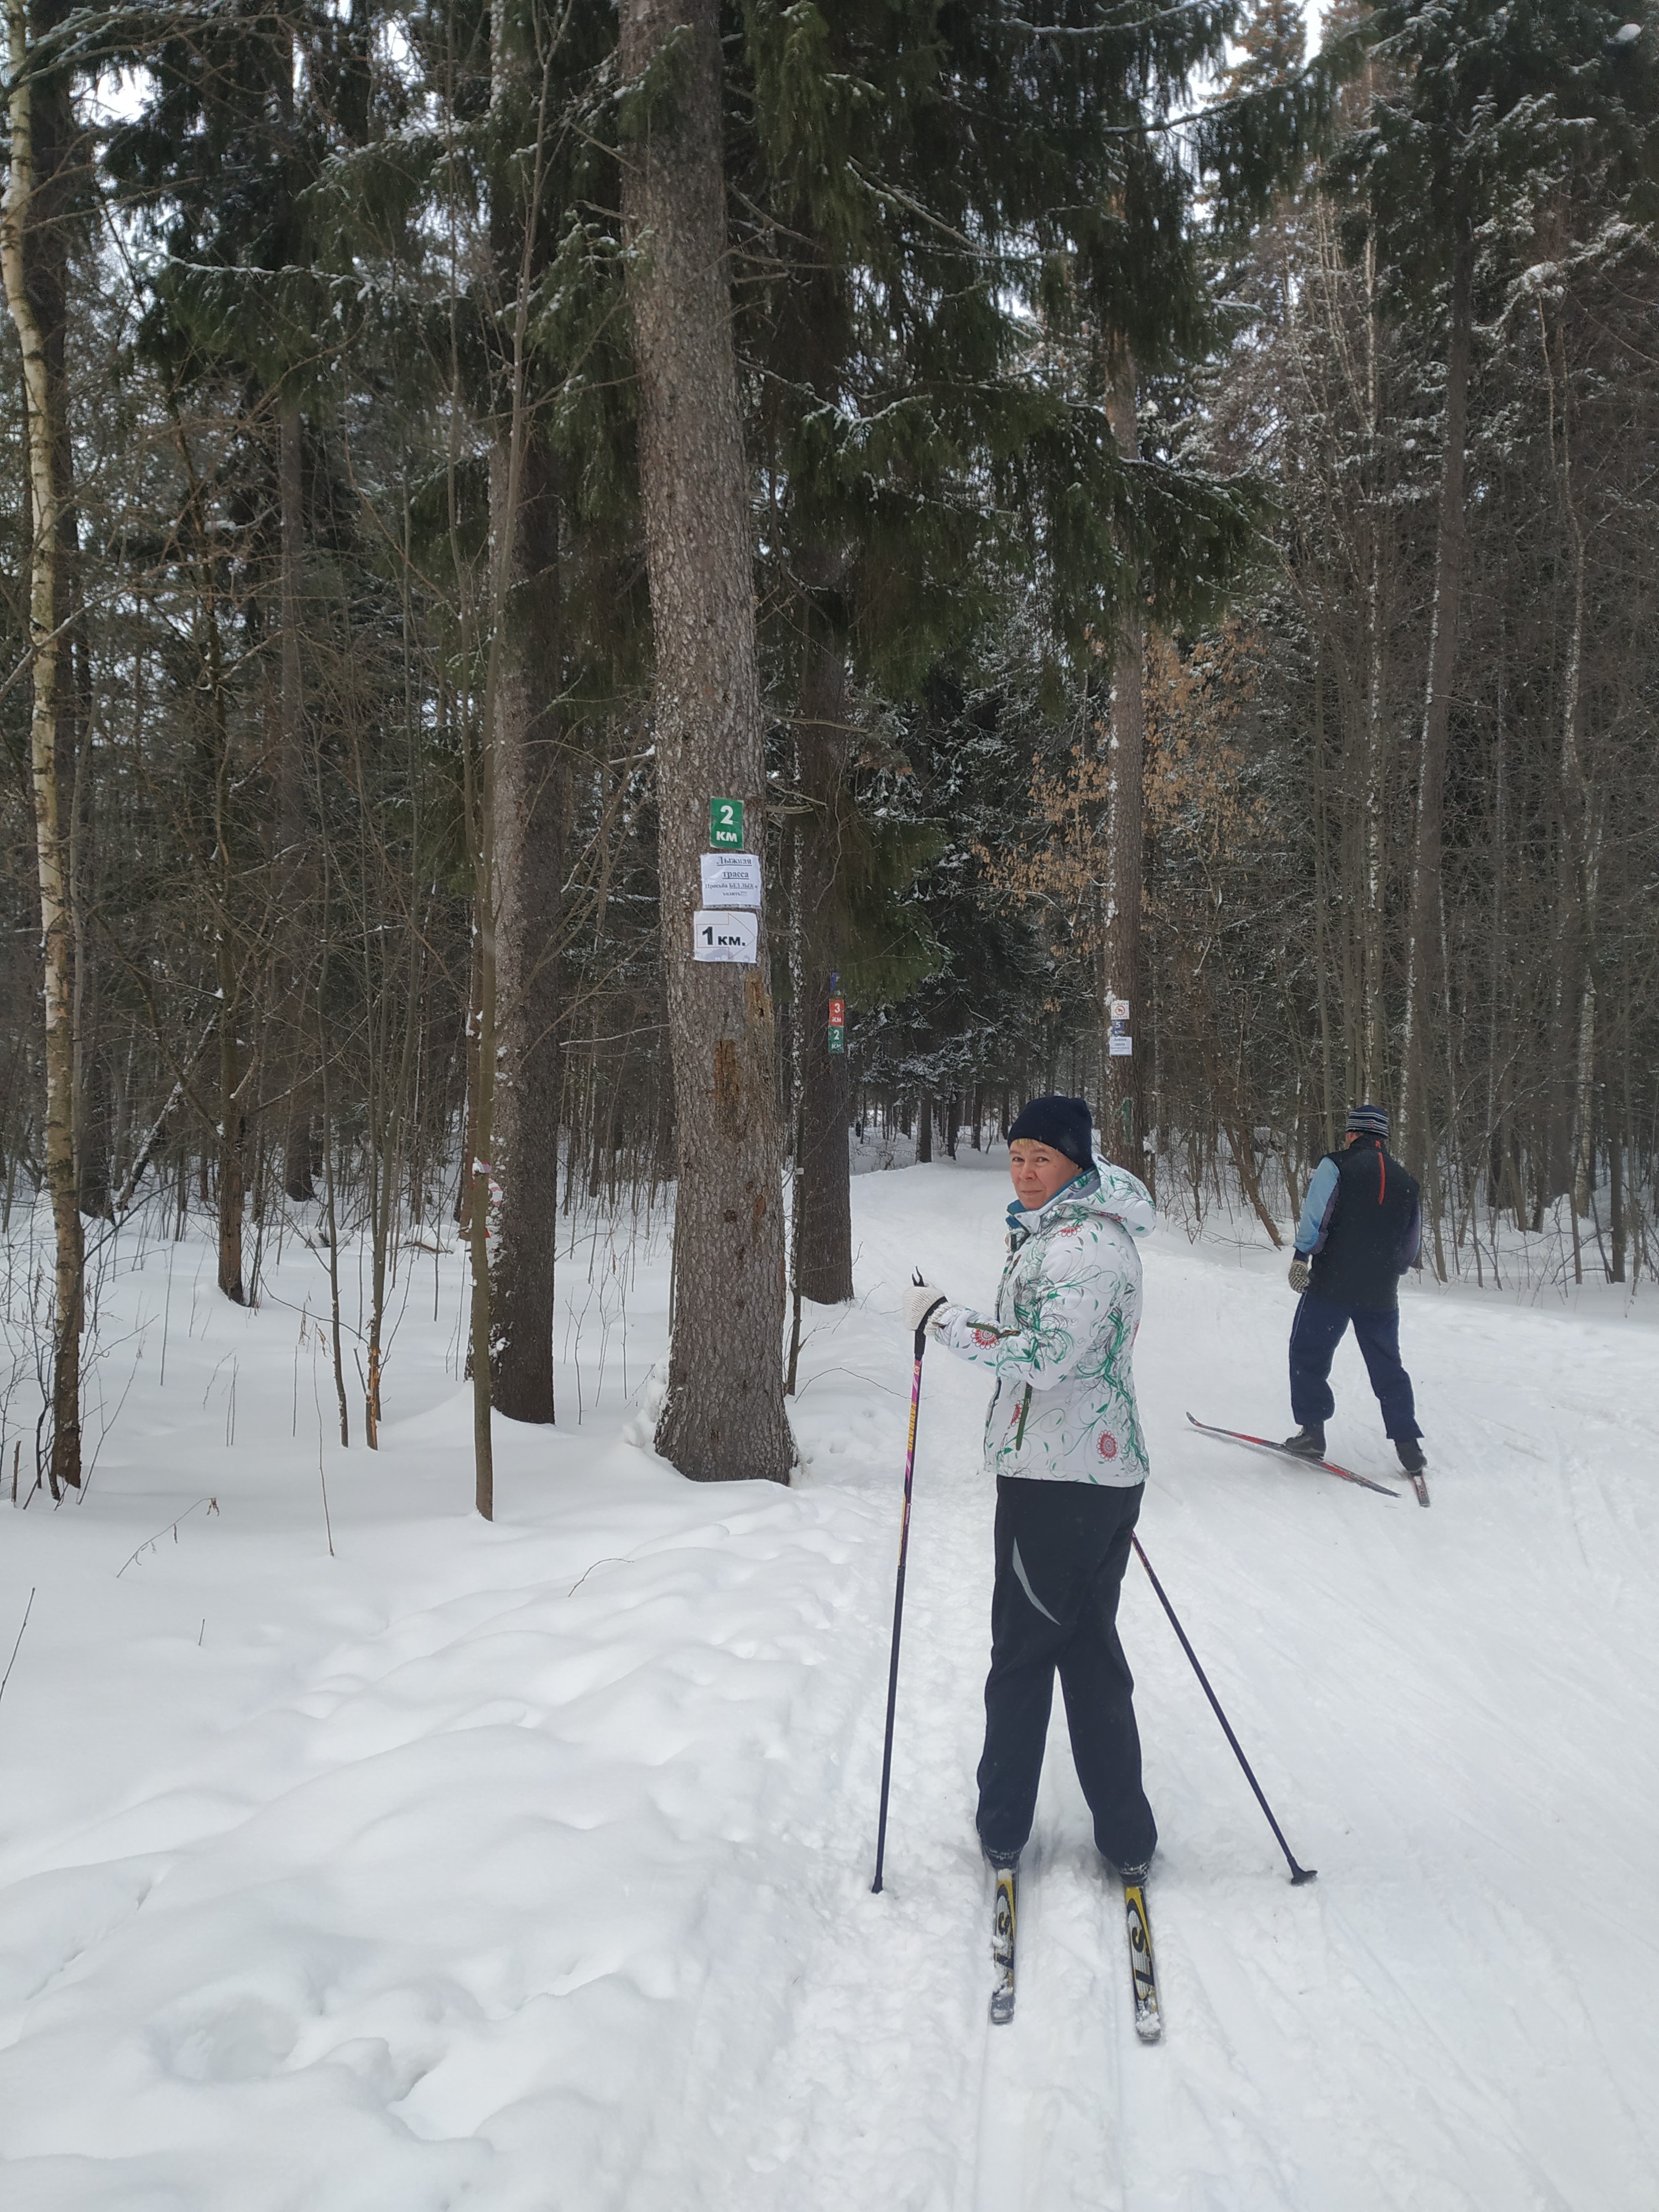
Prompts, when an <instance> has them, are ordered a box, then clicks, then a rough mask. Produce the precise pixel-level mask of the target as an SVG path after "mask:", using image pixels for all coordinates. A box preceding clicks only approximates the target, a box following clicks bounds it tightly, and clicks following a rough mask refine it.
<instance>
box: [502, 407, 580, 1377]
mask: <svg viewBox="0 0 1659 2212" xmlns="http://www.w3.org/2000/svg"><path fill="white" fill-rule="evenodd" d="M510 461H511V454H510V452H509V451H508V450H507V447H506V446H505V445H504V444H503V443H502V442H501V441H499V440H498V441H497V442H496V445H495V447H494V449H493V450H492V453H491V457H490V508H491V526H492V532H493V534H494V535H495V538H496V539H497V542H498V544H501V548H502V550H501V556H500V559H501V566H502V568H503V570H504V572H505V574H506V577H507V591H506V597H505V602H504V605H503V607H502V610H501V621H502V623H503V625H504V630H503V635H502V640H501V673H500V675H499V677H498V678H497V679H496V684H495V873H496V886H497V889H496V920H495V993H496V1008H497V1024H498V1028H497V1038H498V1046H499V1052H498V1073H497V1078H496V1088H495V1154H494V1158H493V1162H492V1164H493V1166H494V1169H495V1180H496V1182H498V1183H499V1184H500V1186H501V1202H500V1206H499V1208H498V1212H497V1222H498V1227H497V1232H496V1235H495V1238H494V1239H493V1244H494V1249H493V1253H492V1255H491V1264H490V1273H491V1328H490V1364H491V1366H492V1368H493V1370H494V1376H495V1405H496V1407H497V1408H498V1409H499V1410H500V1411H501V1413H505V1414H507V1415H508V1416H509V1417H510V1418H511V1419H513V1420H515V1421H550V1420H551V1419H553V1255H554V1248H555V1244H556V1235H557V1225H558V1196H559V1188H558V1187H559V1107H560V1099H561V1093H562V1085H563V1079H564V1066H563V1055H562V1050H561V1047H560V1036H559V1018H560V1006H559V909H560V901H561V894H562V887H563V881H564V818H565V811H566V808H565V797H564V779H563V775H562V763H561V758H560V750H559V708H558V696H559V571H558V559H559V545H558V505H557V500H556V495H555V489H554V484H553V480H552V473H551V470H550V465H549V462H548V459H547V457H546V454H545V453H544V450H543V448H542V447H541V446H540V445H539V444H538V441H537V440H536V439H535V438H534V436H533V435H532V436H530V437H529V438H527V439H526V441H525V447H524V452H523V453H522V455H521V457H520V466H519V471H518V493H517V501H516V505H517V513H511V512H509V510H508V483H509V478H510V477H511V474H512V471H511V469H510ZM509 541H510V542H509Z"/></svg>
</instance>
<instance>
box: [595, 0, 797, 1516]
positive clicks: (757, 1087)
mask: <svg viewBox="0 0 1659 2212" xmlns="http://www.w3.org/2000/svg"><path fill="white" fill-rule="evenodd" d="M719 33H720V9H719V6H718V0H623V8H622V19H621V58H622V65H623V75H624V77H625V78H626V79H627V80H628V81H629V83H630V84H631V85H632V86H633V87H634V88H635V96H636V100H637V112H639V113H640V115H641V118H642V120H641V123H640V125H639V126H638V130H637V135H636V136H635V138H634V140H633V143H631V144H629V145H628V146H626V147H625V148H624V166H623V216H624V220H625V223H626V227H627V233H628V238H629V246H630V247H631V249H632V253H633V259H632V263H631V269H630V276H629V292H630V299H631V305H632V310H633V320H634V341H635V363H636V368H637V371H638V376H639V387H640V493H641V507H642V509H643V512H644V520H645V541H646V555H647V568H648V572H649V577H650V587H651V611H652V618H653V628H654V631H655V641H656V655H657V668H656V695H655V708H654V727H655V738H656V751H657V790H658V805H659V886H660V898H661V909H662V931H663V965H664V969H665V985H666V990H665V995H666V1000H667V1016H668V1034H669V1043H670V1052H671V1061H672V1066H673V1075H674V1092H675V1099H676V1103H677V1136H678V1170H679V1183H678V1196H677V1201H676V1212H675V1226H674V1240H675V1251H674V1288H673V1300H672V1314H671V1337H670V1347H669V1364H668V1389H667V1394H666V1396H665V1401H664V1405H663V1410H662V1414H661V1418H660V1419H659V1423H658V1426H657V1449H659V1451H660V1452H661V1453H662V1454H663V1455H664V1456H665V1458H667V1459H668V1460H670V1461H671V1462H672V1463H673V1464H674V1465H675V1466H676V1467H677V1468H679V1469H680V1471H681V1473H682V1474H687V1475H690V1476H691V1477H693V1478H694V1479H696V1480H720V1479H738V1478H744V1477H753V1476H762V1477H765V1478H767V1479H768V1480H773V1481H778V1482H785V1481H787V1480H788V1475H789V1467H790V1462H791V1460H792V1457H793V1448H792V1443H791V1439H790V1434H789V1429H788V1425H787V1421H786V1419H785V1416H784V1408H783V1392H782V1381H783V1377H782V1373H781V1364H782V1335H783V1318H784V1271H783V1205H782V1175H781V1162H782V1155H783V1146H782V1142H781V1127H780V1116H779V1112H778V1103H777V1086H776V1073H775V1024H774V1017H773V1010H772V1000H771V994H770V992H769V988H768V984H767V976H768V968H767V950H766V932H765V917H764V915H761V917H760V932H759V937H760V958H759V962H758V964H757V965H756V966H754V967H739V966H725V965H695V966H694V964H693V963H692V959H691V943H690V939H691V917H692V915H693V913H694V912H695V910H696V907H697V905H698V904H699V903H700V892H699V878H698V867H697V855H698V854H699V852H700V851H702V848H703V843H704V839H705V837H706V836H707V833H708V805H709V801H710V799H712V798H715V797H720V798H731V799H741V800H742V801H743V802H744V809H745V825H746V831H747V836H746V842H747V844H748V846H749V847H750V849H751V850H760V849H761V848H762V847H763V840H764V835H765V831H764V806H765V793H766V781H765V758H764V751H763V737H762V726H761V714H760V691H759V681H758V675H757V663H756V652H755V605H754V580H753V563H752V553H751V549H750V530H749V511H748V507H749V502H748V472H747V469H746V467H745V465H744V452H743V437H742V427H741V420H740V416H739V414H738V388H737V371H736V363H735V360H734V357H733V352H732V331H731V300H730V290H729V285H728V281H727V276H726V210H725V193H724V181H723V177H722V171H721V140H720V35H719Z"/></svg>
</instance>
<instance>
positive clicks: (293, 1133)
mask: <svg viewBox="0 0 1659 2212" xmlns="http://www.w3.org/2000/svg"><path fill="white" fill-rule="evenodd" d="M304 451H305V422H304V418H303V416H301V412H300V403H299V400H298V399H297V398H295V397H293V396H292V395H291V393H289V392H283V395H282V397H281V398H280V399H279V401H278V404H277V409H276V503H277V510H278V516H279V521H280V531H281V534H280V540H279V545H280V565H281V592H280V597H281V611H282V626H283V639H282V677H281V684H282V688H281V693H280V696H279V699H278V704H277V740H276V743H277V758H276V845H277V860H276V867H277V875H278V878H279V881H280V882H281V884H282V887H283V888H282V892H281V898H282V915H283V923H282V926H283V934H284V936H285V938H286V939H287V940H288V942H287V943H286V944H285V945H284V946H283V965H284V966H285V967H286V968H287V969H288V970H289V974H288V983H287V989H286V991H285V992H284V994H283V997H284V1001H285V1003H284V1004H283V1007H282V1008H281V1011H280V1021H281V1027H280V1031H279V1035H280V1036H281V1039H282V1042H281V1043H279V1045H278V1047H277V1049H278V1051H282V1050H283V1049H284V1048H286V1054H287V1065H288V1098H287V1102H286V1105H285V1108H284V1110H283V1189H284V1190H285V1191H286V1192H287V1193H288V1195H289V1198H291V1199H293V1200H295V1203H296V1204H299V1203H304V1202H306V1201H307V1200H314V1199H315V1198H316V1195H317V1187H316V1184H315V1182H314V1181H313V1158H314V1152H315V1141H314V1138H313V1118H314V1112H315V1102H314V1099H313V1087H312V1081H311V1075H310V1072H309V1071H310V1063H311V1046H310V1036H309V1029H310V1024H309V1022H308V1021H307V1018H306V1014H307V1006H306V1000H307V993H306V986H305V975H304V952H303V946H304V942H305V908H306V907H307V905H308V904H309V898H308V892H309V890H310V872H309V870H308V868H307V863H306V858H305V848H306V838H305V768H306V759H305V717H306V708H305V666H304V663H303V660H302V659H301V637H302V635H303V629H304V623H305V598H304V590H303V572H304V561H305V471H304V465H303V462H304ZM313 919H314V918H313Z"/></svg>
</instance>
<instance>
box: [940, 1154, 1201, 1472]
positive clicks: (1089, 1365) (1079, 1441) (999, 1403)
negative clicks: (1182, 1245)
mask: <svg viewBox="0 0 1659 2212" xmlns="http://www.w3.org/2000/svg"><path fill="white" fill-rule="evenodd" d="M1157 1219H1158V1214H1157V1210H1156V1208H1155V1207H1154V1206H1153V1204H1152V1199H1151V1198H1150V1196H1149V1195H1148V1194H1147V1192H1146V1187H1145V1185H1144V1184H1141V1183H1139V1182H1136V1181H1135V1178H1134V1177H1133V1176H1132V1175H1130V1174H1128V1173H1127V1171H1126V1170H1124V1169H1122V1168H1120V1167H1114V1166H1112V1165H1111V1164H1109V1163H1101V1164H1097V1165H1096V1166H1095V1167H1093V1168H1091V1169H1089V1170H1086V1171H1085V1173H1084V1174H1082V1175H1080V1176H1078V1177H1077V1179H1076V1180H1075V1181H1074V1182H1069V1183H1067V1184H1066V1188H1065V1189H1064V1190H1060V1191H1056V1192H1055V1194H1054V1196H1053V1197H1052V1198H1051V1199H1050V1200H1048V1204H1047V1205H1046V1206H1042V1207H1041V1208H1040V1209H1038V1210H1037V1211H1036V1212H1026V1211H1025V1210H1024V1208H1023V1207H1022V1206H1018V1205H1014V1206H1010V1207H1009V1208H1008V1262H1007V1265H1006V1267H1004V1269H1003V1271H1002V1282H1001V1285H1000V1287H999V1289H998V1291H997V1303H996V1313H995V1316H994V1319H990V1320H987V1318H986V1317H985V1316H983V1315H981V1314H976V1313H974V1312H972V1311H970V1310H969V1308H968V1307H966V1306H959V1305H948V1306H944V1307H941V1309H940V1310H939V1313H938V1314H937V1315H936V1316H934V1318H933V1321H932V1322H930V1323H929V1328H930V1330H931V1332H932V1334H933V1336H934V1337H935V1338H937V1340H939V1343H941V1344H943V1345H945V1346H948V1348H949V1349H950V1350H951V1351H952V1352H956V1353H957V1354H958V1356H959V1357H960V1358H963V1359H970V1360H972V1361H974V1362H975V1364H976V1365H978V1366H981V1367H988V1368H990V1369H991V1370H992V1372H993V1373H994V1375H995V1376H996V1378H997V1387H996V1390H995V1392H994V1395H993V1396H992V1399H991V1403H990V1406H989V1407H988V1409H987V1413H986V1416H985V1464H986V1466H987V1468H989V1469H990V1470H991V1472H992V1473H993V1474H1019V1475H1030V1476H1033V1477H1036V1478H1037V1479H1039V1480H1047V1481H1050V1482H1096V1483H1103V1484H1107V1485H1109V1486H1112V1487H1114V1488H1117V1489H1124V1490H1127V1489H1128V1488H1130V1487H1131V1486H1133V1484H1135V1483H1137V1482H1144V1481H1145V1480H1146V1474H1147V1465H1146V1443H1145V1440H1144V1439H1143V1437H1142V1436H1141V1433H1140V1418H1139V1413H1137V1412H1136V1410H1135V1386H1134V1376H1133V1373H1132V1371H1131V1369H1130V1355H1131V1353H1132V1352H1133V1349H1134V1340H1135V1332H1136V1330H1137V1329H1138V1328H1139V1326H1140V1254H1139V1252H1138V1251H1137V1250H1136V1249H1135V1239H1136V1238H1137V1237H1144V1236H1146V1233H1147V1231H1149V1230H1151V1229H1152V1227H1153V1226H1154V1225H1155V1224H1156V1222H1157Z"/></svg>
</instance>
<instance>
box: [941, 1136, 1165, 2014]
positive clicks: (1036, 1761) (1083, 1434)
mask: <svg viewBox="0 0 1659 2212" xmlns="http://www.w3.org/2000/svg"><path fill="white" fill-rule="evenodd" d="M1008 1151H1009V1164H1010V1171H1011V1173H1012V1178H1013V1185H1014V1194H1015V1195H1014V1201H1013V1203H1012V1205H1011V1206H1009V1208H1008V1259H1007V1264H1006V1266H1005V1267H1004V1268H1003V1271H1002V1282H1001V1285H1000V1289H999V1290H998V1292H997V1298H996V1308H995V1311H994V1314H993V1315H990V1316H986V1315H982V1314H978V1313H975V1312H974V1311H972V1310H970V1309H969V1307H967V1306H964V1305H960V1304H957V1303H955V1302H954V1301H953V1300H951V1299H950V1298H949V1297H946V1295H945V1292H944V1291H941V1290H939V1288H938V1287H937V1286H936V1285H933V1284H923V1285H919V1286H918V1287H917V1288H915V1289H914V1290H912V1291H908V1293H907V1296H906V1299H905V1305H904V1313H905V1327H906V1328H907V1329H908V1330H910V1331H912V1332H914V1331H915V1330H916V1329H918V1328H922V1327H923V1326H924V1325H925V1326H926V1327H927V1330H928V1333H929V1334H931V1335H932V1336H933V1339H934V1340H935V1341H936V1342H938V1343H939V1344H942V1345H944V1346H946V1347H947V1348H948V1349H949V1350H951V1352H955V1353H957V1356H958V1357H959V1358H963V1359H968V1360H971V1361H973V1362H974V1364H975V1365H977V1366H981V1367H987V1368H988V1369H990V1370H991V1372H992V1373H993V1374H994V1376H995V1377H996V1388H995V1390H994V1392H993V1394H992V1397H991V1403H990V1407H989V1410H988V1411H987V1414H986V1417H985V1460H986V1465H987V1468H989V1470H990V1471H991V1472H992V1473H993V1474H994V1475H995V1476H996V1484H997V1510H996V1580H995V1584H994V1590H993V1594H992V1599H991V1671H990V1674H989V1675H988V1676H987V1680H986V1684H985V1750H984V1755H983V1756H982V1758H981V1760H980V1763H979V1812H978V1819H977V1826H978V1829H979V1838H980V1845H981V1850H983V1852H984V1854H985V1857H987V1859H988V1860H989V1861H990V1863H991V1864H992V1865H993V1866H994V1868H997V1869H1012V1868H1013V1867H1014V1866H1015V1865H1016V1864H1017V1863H1018V1858H1019V1855H1020V1852H1021V1851H1022V1850H1023V1849H1024V1845H1025V1842H1026V1838H1028V1837H1029V1836H1030V1832H1031V1820H1032V1815H1033V1814H1034V1812H1035V1810H1036V1794H1037V1782H1038V1778H1039V1777H1040V1775H1041V1773H1042V1752H1043V1744H1044V1741H1045V1740H1046V1737H1047V1735H1048V1714H1049V1708H1050V1705H1051V1703H1052V1700H1053V1696H1054V1675H1055V1674H1056V1673H1058V1674H1059V1676H1060V1690H1061V1692H1062V1694H1063V1695H1064V1697H1065V1700H1066V1725H1067V1727H1068V1729H1069V1730H1070V1733H1071V1739H1072V1756H1073V1759H1074V1760H1075V1761H1076V1763H1077V1772H1078V1779H1079V1782H1080V1783H1081V1784H1082V1785H1083V1794H1084V1796H1085V1798H1086V1799H1087V1800H1088V1803H1089V1809H1090V1811H1091V1814H1093V1816H1094V1831H1095V1842H1096V1844H1097V1845H1098V1847H1099V1850H1100V1852H1101V1855H1102V1856H1103V1857H1104V1858H1106V1859H1107V1860H1109V1862H1110V1863H1112V1864H1113V1865H1114V1866H1115V1867H1116V1868H1118V1869H1120V1871H1121V1874H1122V1875H1123V1877H1124V1880H1125V1881H1126V1882H1131V1883H1139V1881H1141V1880H1142V1878H1143V1877H1144V1876H1145V1874H1146V1867H1147V1863H1148V1862H1149V1861H1150V1860H1151V1858H1152V1850H1153V1847H1154V1845H1155V1844H1156V1843H1157V1840H1158V1828H1157V1824H1156V1823H1155V1821H1154V1820H1153V1819H1152V1807H1151V1806H1150V1805H1149V1804H1148V1803H1147V1802H1146V1791H1145V1790H1143V1789H1142V1787H1141V1779H1140V1738H1139V1734H1138V1732H1137V1730H1136V1728H1135V1715H1134V1705H1133V1691H1134V1680H1133V1676H1132V1675H1131V1674H1130V1672H1129V1668H1128V1662H1127V1660H1126V1659H1125V1657H1124V1656H1123V1647H1122V1644H1121V1643H1120V1642H1119V1640H1118V1634H1117V1625H1116V1623H1117V1601H1118V1591H1119V1589H1120V1588H1121V1584H1122V1581H1123V1571H1124V1568H1125V1567H1126V1565H1127V1564H1128V1558H1129V1541H1130V1536H1131V1534H1132V1533H1133V1528H1134V1525H1135V1521H1136V1518H1137V1516H1139V1511H1140V1499H1141V1492H1142V1491H1143V1490H1144V1488H1145V1486H1146V1473H1147V1468H1146V1444H1145V1442H1144V1440H1143V1438H1142V1436H1141V1431H1140V1422H1139V1416H1138V1414H1137V1413H1136V1409H1135V1395H1134V1381H1133V1375H1132V1373H1131V1371H1130V1355H1131V1352H1133V1346H1134V1340H1135V1332H1136V1329H1137V1328H1139V1322H1140V1303H1141V1271H1140V1255H1139V1252H1138V1251H1137V1249H1136V1248H1135V1239H1136V1238H1137V1237H1144V1236H1145V1235H1146V1233H1147V1231H1149V1230H1150V1229H1151V1228H1152V1226H1153V1225H1154V1223H1155V1221H1156V1219H1157V1214H1156V1212H1155V1209H1154V1207H1153V1205H1152V1199H1151V1198H1150V1196H1149V1195H1148V1194H1147V1192H1146V1188H1145V1187H1144V1186H1143V1185H1142V1184H1140V1183H1139V1182H1136V1180H1135V1178H1134V1177H1133V1176H1132V1175H1129V1174H1127V1173H1126V1172H1125V1170H1123V1169H1121V1168H1119V1167H1114V1166H1112V1165H1110V1164H1108V1163H1099V1164H1097V1162H1096V1160H1095V1158H1094V1146H1093V1130H1092V1125H1091V1119H1090V1114H1089V1109H1088V1106H1087V1104H1086V1103H1085V1101H1084V1100H1082V1099H1081V1098H1064V1097H1042V1098H1034V1099H1032V1100H1031V1102H1030V1104H1029V1105H1027V1106H1026V1107H1025V1108H1024V1109H1023V1110H1022V1112H1021V1113H1020V1115H1019V1116H1018V1119H1017V1120H1016V1121H1014V1123H1013V1124H1012V1127H1011V1128H1010V1130H1009V1132H1008ZM1010 1887H1011V1889H1012V1885H1010ZM1011 1995H1012V1993H1011Z"/></svg>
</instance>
